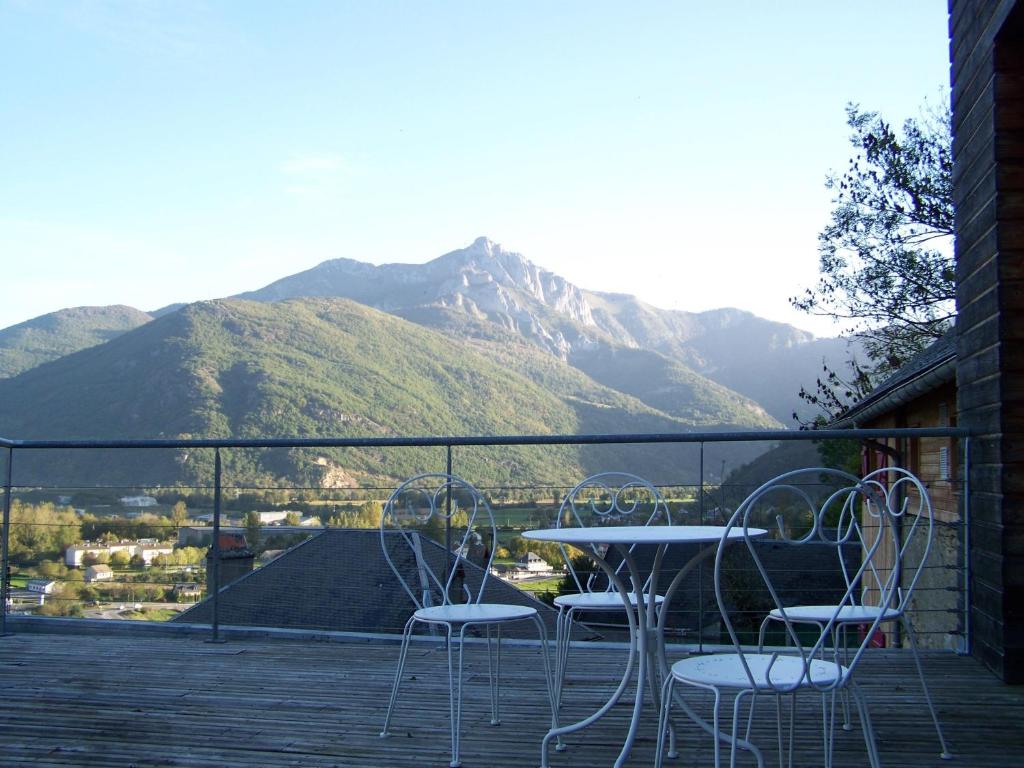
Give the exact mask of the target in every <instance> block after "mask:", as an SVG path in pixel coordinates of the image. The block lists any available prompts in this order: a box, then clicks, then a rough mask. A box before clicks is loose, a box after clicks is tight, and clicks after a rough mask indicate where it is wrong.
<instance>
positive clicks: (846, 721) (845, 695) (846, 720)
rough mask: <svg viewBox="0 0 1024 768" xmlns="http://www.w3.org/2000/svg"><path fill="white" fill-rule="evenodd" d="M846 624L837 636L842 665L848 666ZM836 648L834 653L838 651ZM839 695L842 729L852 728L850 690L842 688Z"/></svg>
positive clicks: (848, 729)
mask: <svg viewBox="0 0 1024 768" xmlns="http://www.w3.org/2000/svg"><path fill="white" fill-rule="evenodd" d="M846 632H847V626H846V625H845V624H843V625H841V626H840V627H839V634H838V637H839V638H840V642H841V643H842V646H843V666H844V667H849V666H850V649H849V638H847V637H846ZM838 652H839V651H838V649H837V650H836V653H838ZM839 695H840V697H841V698H842V700H843V730H844V731H852V730H853V718H851V717H850V692H849V690H847V689H846V688H843V689H842V691H841V692H840V694H839Z"/></svg>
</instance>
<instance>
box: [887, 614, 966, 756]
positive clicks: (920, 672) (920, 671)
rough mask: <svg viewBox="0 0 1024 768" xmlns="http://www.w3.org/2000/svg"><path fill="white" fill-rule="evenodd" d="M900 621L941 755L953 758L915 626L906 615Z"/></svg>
mask: <svg viewBox="0 0 1024 768" xmlns="http://www.w3.org/2000/svg"><path fill="white" fill-rule="evenodd" d="M900 621H901V623H902V624H903V634H904V635H905V636H906V638H907V640H909V641H910V652H911V655H912V656H913V657H914V665H915V666H916V667H917V676H918V678H920V680H921V690H922V691H924V700H925V702H927V704H928V711H929V712H931V715H932V722H933V723H935V732H936V733H937V734H939V746H941V747H942V754H941V757H942V759H943V760H952V759H953V753H952V752H950V751H949V747H948V746H946V739H945V738H944V737H943V735H942V726H941V725H940V724H939V716H938V715H937V714H936V713H935V706H934V705H933V704H932V696H931V693H929V691H928V684H927V683H926V682H925V681H924V668H923V667H922V666H921V657H920V656H919V655H918V652H917V639H916V636H915V634H914V628H913V626H911V624H910V622H909V621H908V620H907V617H906V615H905V614H904V615H903V616H901V617H900Z"/></svg>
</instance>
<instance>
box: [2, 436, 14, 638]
mask: <svg viewBox="0 0 1024 768" xmlns="http://www.w3.org/2000/svg"><path fill="white" fill-rule="evenodd" d="M13 465H14V448H8V449H7V469H6V471H5V472H4V531H3V542H2V544H0V549H2V554H0V637H6V636H7V635H8V634H10V633H9V632H8V631H7V599H8V598H9V597H10V594H11V572H10V565H11V560H10V546H11V476H12V475H11V468H12V466H13Z"/></svg>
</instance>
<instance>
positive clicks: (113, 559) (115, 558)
mask: <svg viewBox="0 0 1024 768" xmlns="http://www.w3.org/2000/svg"><path fill="white" fill-rule="evenodd" d="M131 560H132V558H131V555H129V554H128V553H127V552H125V551H124V550H123V549H121V550H118V551H117V552H115V553H114V554H112V555H111V556H110V565H111V566H113V567H114V568H127V567H128V564H129V563H130V562H131Z"/></svg>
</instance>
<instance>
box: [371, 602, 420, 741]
mask: <svg viewBox="0 0 1024 768" xmlns="http://www.w3.org/2000/svg"><path fill="white" fill-rule="evenodd" d="M415 623H416V619H415V618H412V617H410V618H409V620H408V621H407V622H405V629H404V630H403V632H402V647H401V650H399V652H398V669H397V670H395V681H394V683H392V685H391V698H390V699H389V700H388V712H387V714H386V715H385V716H384V728H383V729H381V732H380V736H381V738H384V737H385V736H387V735H388V726H389V725H390V724H391V714H392V713H393V712H394V711H395V702H396V701H397V700H398V686H399V685H400V684H401V682H402V673H403V672H404V671H405V659H406V656H407V655H408V653H409V641H410V640H411V639H412V628H413V625H414V624H415Z"/></svg>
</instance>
